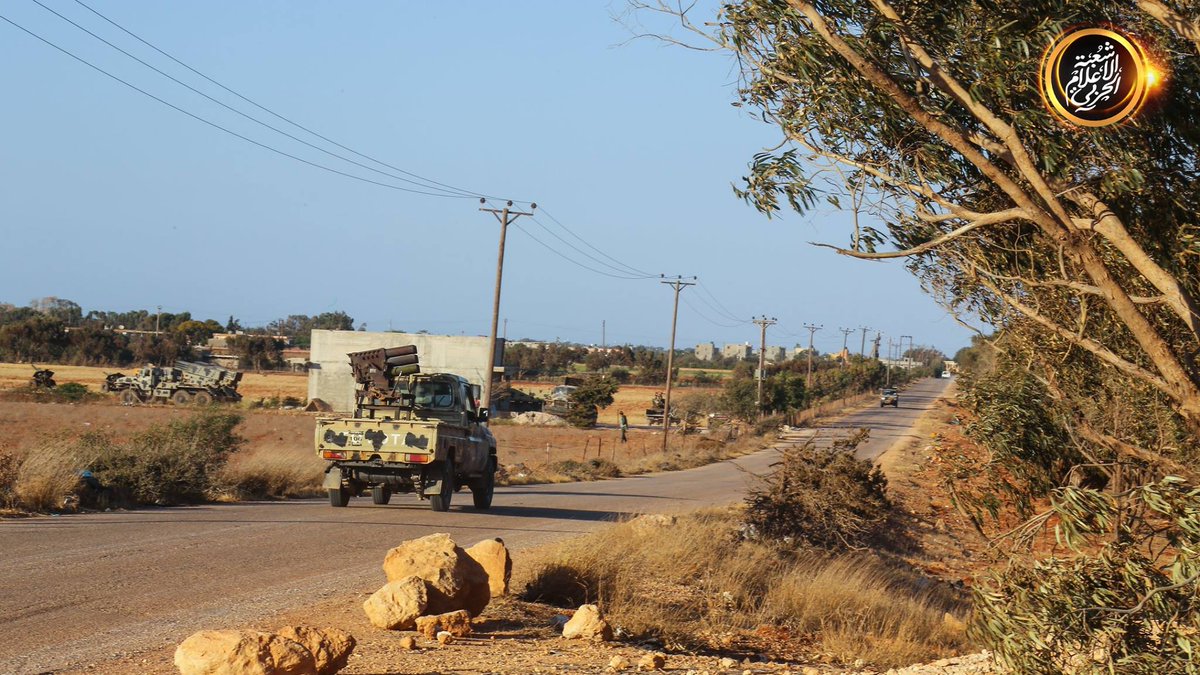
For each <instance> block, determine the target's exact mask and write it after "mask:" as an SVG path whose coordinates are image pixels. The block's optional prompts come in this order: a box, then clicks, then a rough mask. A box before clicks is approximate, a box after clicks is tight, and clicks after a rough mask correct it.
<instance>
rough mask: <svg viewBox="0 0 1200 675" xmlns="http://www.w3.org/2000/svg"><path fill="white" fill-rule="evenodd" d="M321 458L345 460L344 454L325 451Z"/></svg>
mask: <svg viewBox="0 0 1200 675" xmlns="http://www.w3.org/2000/svg"><path fill="white" fill-rule="evenodd" d="M321 456H322V457H324V458H325V459H346V453H344V452H334V451H333V450H326V451H324V452H322V453H321Z"/></svg>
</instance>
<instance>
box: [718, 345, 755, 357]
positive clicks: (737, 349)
mask: <svg viewBox="0 0 1200 675" xmlns="http://www.w3.org/2000/svg"><path fill="white" fill-rule="evenodd" d="M750 353H751V349H750V343H749V342H747V343H745V344H740V345H732V344H727V345H725V346H724V347H723V348H722V349H721V356H723V357H725V358H727V359H748V358H750Z"/></svg>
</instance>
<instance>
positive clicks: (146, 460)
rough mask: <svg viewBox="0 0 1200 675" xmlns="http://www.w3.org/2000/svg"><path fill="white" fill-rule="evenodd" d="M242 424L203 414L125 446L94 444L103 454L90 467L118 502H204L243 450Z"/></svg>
mask: <svg viewBox="0 0 1200 675" xmlns="http://www.w3.org/2000/svg"><path fill="white" fill-rule="evenodd" d="M241 420H242V418H241V416H240V415H238V414H236V413H231V412H217V411H205V412H201V413H198V414H196V415H194V416H192V417H189V418H186V419H177V420H172V421H171V422H168V423H167V424H165V425H158V426H155V427H151V428H150V429H147V430H146V431H143V432H141V433H139V434H137V435H135V436H133V437H132V438H130V439H129V440H128V441H126V442H123V443H113V442H111V439H109V440H108V442H107V443H101V442H99V441H98V440H93V441H92V442H91V443H92V444H93V445H96V446H97V447H99V448H100V452H98V453H96V458H95V460H94V461H92V462H91V464H90V468H91V470H92V473H93V474H94V475H95V477H96V479H97V480H99V481H100V483H101V484H102V485H104V486H105V488H106V489H108V490H110V491H111V493H112V496H113V498H115V499H116V500H117V501H124V502H128V503H134V504H158V505H172V504H190V503H198V502H203V501H206V500H207V499H208V498H209V496H210V495H211V494H212V492H213V490H214V488H216V487H217V485H216V482H217V481H216V476H217V473H218V470H219V469H220V468H221V467H222V466H223V465H224V463H225V461H226V459H227V458H228V457H229V455H230V453H232V452H234V451H235V450H237V449H238V447H239V446H240V445H241V442H242V439H241V437H239V436H238V435H237V434H236V433H235V432H234V429H235V427H237V425H238V424H239V423H240V422H241ZM99 438H104V437H99Z"/></svg>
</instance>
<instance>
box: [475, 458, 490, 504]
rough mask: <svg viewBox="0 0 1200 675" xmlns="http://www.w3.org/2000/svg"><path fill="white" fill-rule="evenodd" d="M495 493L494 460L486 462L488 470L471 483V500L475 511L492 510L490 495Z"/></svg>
mask: <svg viewBox="0 0 1200 675" xmlns="http://www.w3.org/2000/svg"><path fill="white" fill-rule="evenodd" d="M495 492H496V458H495V457H492V458H490V459H489V460H488V468H487V470H486V471H485V472H484V474H483V475H482V476H480V477H479V478H476V479H474V480H472V481H471V500H472V501H473V502H474V503H475V509H476V510H478V511H486V510H488V509H490V508H492V495H493V494H495Z"/></svg>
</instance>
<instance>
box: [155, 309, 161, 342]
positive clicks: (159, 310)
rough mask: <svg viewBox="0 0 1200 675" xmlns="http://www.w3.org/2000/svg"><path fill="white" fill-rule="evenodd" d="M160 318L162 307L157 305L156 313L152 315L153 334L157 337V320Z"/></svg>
mask: <svg viewBox="0 0 1200 675" xmlns="http://www.w3.org/2000/svg"><path fill="white" fill-rule="evenodd" d="M161 318H162V305H158V313H157V314H155V315H154V334H155V335H158V325H159V319H161Z"/></svg>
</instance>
